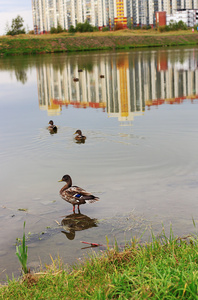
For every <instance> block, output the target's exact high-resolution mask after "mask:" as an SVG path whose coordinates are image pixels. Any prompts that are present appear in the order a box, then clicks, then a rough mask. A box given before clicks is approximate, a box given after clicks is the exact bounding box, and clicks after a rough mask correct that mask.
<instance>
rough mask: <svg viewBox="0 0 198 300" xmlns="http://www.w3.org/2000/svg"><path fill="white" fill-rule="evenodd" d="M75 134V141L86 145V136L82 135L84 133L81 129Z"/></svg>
mask: <svg viewBox="0 0 198 300" xmlns="http://www.w3.org/2000/svg"><path fill="white" fill-rule="evenodd" d="M74 134H77V135H76V136H75V140H76V141H78V142H81V143H84V142H85V140H86V136H84V135H82V131H81V130H80V129H78V130H76V132H75V133H74Z"/></svg>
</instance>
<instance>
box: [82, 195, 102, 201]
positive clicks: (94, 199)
mask: <svg viewBox="0 0 198 300" xmlns="http://www.w3.org/2000/svg"><path fill="white" fill-rule="evenodd" d="M89 197H90V198H89ZM86 198H89V199H85V202H86V203H94V202H96V201H99V198H98V197H95V196H93V195H90V196H88V197H86Z"/></svg>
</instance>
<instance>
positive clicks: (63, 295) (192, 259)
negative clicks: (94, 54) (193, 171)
mask: <svg viewBox="0 0 198 300" xmlns="http://www.w3.org/2000/svg"><path fill="white" fill-rule="evenodd" d="M107 242H108V241H107ZM52 262H53V263H52V265H51V266H48V267H47V270H46V271H45V272H40V273H35V274H33V273H32V274H26V275H24V276H23V278H22V279H21V280H19V281H16V280H12V281H9V283H8V286H4V287H2V288H1V289H0V299H104V300H106V299H160V300H161V299H171V300H172V299H198V240H197V238H193V237H189V238H188V241H187V239H185V238H184V239H181V238H174V237H173V234H172V231H171V230H170V236H169V238H168V237H166V236H165V234H164V232H162V235H161V237H160V238H156V237H155V236H154V235H152V242H151V243H146V244H141V243H140V242H138V241H137V240H135V239H134V240H133V241H132V242H131V245H130V247H127V248H126V249H125V250H124V251H123V252H118V251H117V250H116V247H115V248H114V249H112V250H108V251H107V252H105V253H103V255H101V256H96V255H94V254H93V256H92V257H91V258H90V259H87V260H86V261H85V262H84V263H82V264H81V265H76V266H74V267H73V270H72V271H71V272H70V273H69V272H68V271H65V270H64V268H63V266H61V264H60V261H53V259H52Z"/></svg>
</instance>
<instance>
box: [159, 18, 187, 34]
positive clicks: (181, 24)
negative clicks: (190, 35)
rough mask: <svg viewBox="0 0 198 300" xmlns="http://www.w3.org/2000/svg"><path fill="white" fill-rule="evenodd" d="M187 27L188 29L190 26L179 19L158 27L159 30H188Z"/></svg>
mask: <svg viewBox="0 0 198 300" xmlns="http://www.w3.org/2000/svg"><path fill="white" fill-rule="evenodd" d="M187 29H188V26H187V25H186V24H185V23H184V22H183V21H179V22H178V23H177V22H170V24H169V25H164V26H159V27H158V30H159V32H165V31H177V30H187Z"/></svg>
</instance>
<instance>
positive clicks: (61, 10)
mask: <svg viewBox="0 0 198 300" xmlns="http://www.w3.org/2000/svg"><path fill="white" fill-rule="evenodd" d="M187 10H193V11H195V10H198V0H70V1H69V0H32V14H33V23H34V29H35V33H38V34H42V33H46V32H49V31H50V29H51V28H52V27H57V26H58V24H60V25H61V26H62V28H63V29H66V30H68V29H69V27H70V26H71V25H73V26H74V27H76V24H77V23H84V22H85V21H86V20H88V22H90V24H92V25H93V26H97V27H98V28H99V29H102V28H103V27H106V26H108V27H110V28H111V29H112V28H113V27H114V26H115V24H116V23H122V25H123V27H129V25H130V26H131V25H132V26H143V25H150V26H151V27H153V26H155V25H156V12H164V13H166V15H173V14H175V13H176V12H177V11H187ZM196 13H197V11H196V12H195V14H196ZM197 15H198V13H197ZM195 22H198V19H197V20H196V19H195ZM189 24H191V23H189Z"/></svg>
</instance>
